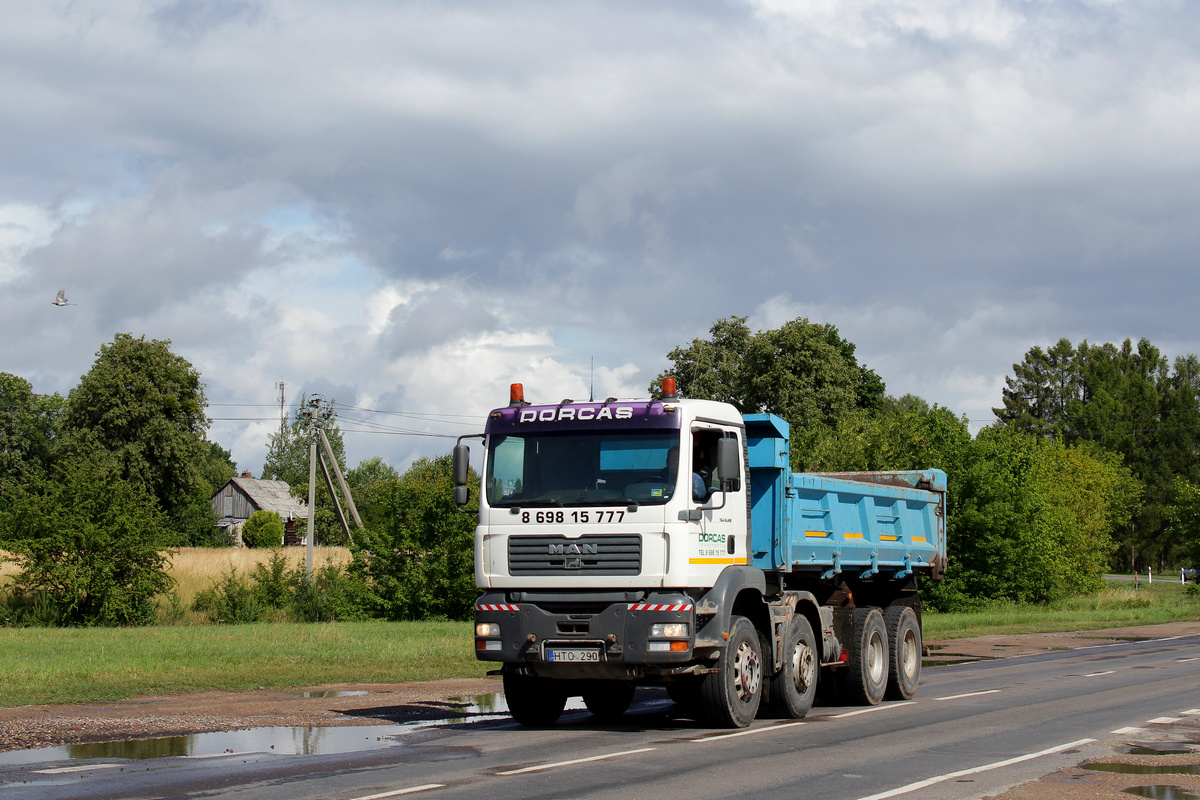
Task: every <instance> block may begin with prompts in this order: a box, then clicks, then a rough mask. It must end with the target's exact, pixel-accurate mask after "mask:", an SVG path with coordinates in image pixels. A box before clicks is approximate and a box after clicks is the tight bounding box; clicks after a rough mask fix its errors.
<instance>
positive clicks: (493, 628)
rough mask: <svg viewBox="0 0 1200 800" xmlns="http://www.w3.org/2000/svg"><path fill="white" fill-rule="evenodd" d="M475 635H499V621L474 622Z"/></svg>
mask: <svg viewBox="0 0 1200 800" xmlns="http://www.w3.org/2000/svg"><path fill="white" fill-rule="evenodd" d="M475 635H476V636H499V635H500V623H499V622H476V623H475Z"/></svg>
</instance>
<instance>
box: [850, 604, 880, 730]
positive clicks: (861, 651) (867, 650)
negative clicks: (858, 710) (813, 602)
mask: <svg viewBox="0 0 1200 800" xmlns="http://www.w3.org/2000/svg"><path fill="white" fill-rule="evenodd" d="M887 665H888V636H887V628H886V627H884V624H883V614H880V613H879V609H878V608H856V609H854V638H853V640H851V642H850V663H849V664H847V665H846V677H845V681H846V685H845V689H846V695H847V698H848V699H849V700H850V701H851V702H854V703H857V704H859V705H865V706H874V705H879V701H880V700H882V699H883V692H884V690H885V689H886V688H887V678H888V667H887Z"/></svg>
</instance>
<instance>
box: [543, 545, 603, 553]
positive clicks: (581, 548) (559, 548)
mask: <svg viewBox="0 0 1200 800" xmlns="http://www.w3.org/2000/svg"><path fill="white" fill-rule="evenodd" d="M599 552H600V545H598V544H588V543H587V542H584V543H583V544H578V543H576V542H572V543H571V544H552V545H550V555H552V556H565V555H577V556H594V555H596V554H597V553H599Z"/></svg>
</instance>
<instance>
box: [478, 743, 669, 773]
mask: <svg viewBox="0 0 1200 800" xmlns="http://www.w3.org/2000/svg"><path fill="white" fill-rule="evenodd" d="M654 749H656V748H653V747H643V748H641V749H640V750H625V751H624V752H621V753H609V754H607V755H603V756H591V757H590V758H575V759H572V760H570V761H557V762H555V763H553V764H542V765H541V766H538V767H524V768H522V769H510V770H507V771H506V772H497V773H496V774H497V775H521V774H522V773H525V772H540V771H541V770H544V769H555V768H556V767H569V766H571V765H572V764H586V763H587V762H589V761H603V760H604V759H606V758H620V757H621V756H632V755H637V754H638V753H649V752H650V751H651V750H654Z"/></svg>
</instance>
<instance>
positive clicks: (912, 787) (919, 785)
mask: <svg viewBox="0 0 1200 800" xmlns="http://www.w3.org/2000/svg"><path fill="white" fill-rule="evenodd" d="M1094 741H1096V740H1095V739H1079V740H1077V741H1074V742H1067V743H1066V744H1060V745H1058V746H1057V747H1047V748H1046V749H1045V750H1039V751H1037V752H1036V753H1029V754H1027V755H1023V756H1017V757H1016V758H1008V759H1005V760H1004V761H996V762H993V763H991V764H984V765H983V766H982V767H972V768H971V769H962V770H959V771H958V772H948V773H946V774H945V775H938V776H936V777H933V778H926V779H925V780H923V781H917V782H916V783H910V784H908V785H907V786H901V787H899V788H896V789H889V790H888V791H886V792H880V793H879V794H873V795H869V796H867V797H862V798H859V800H884V798H885V797H896V796H898V795H902V794H908V793H909V792H915V791H916V790H918V789H924V788H925V787H927V786H933V785H934V784H935V783H942V782H943V781H949V780H953V779H955V778H961V777H963V776H964V775H977V774H978V773H980V772H987V771H988V770H993V769H1000V768H1001V767H1008V766H1011V765H1013V764H1020V763H1021V762H1022V761H1032V760H1033V759H1035V758H1041V757H1042V756H1049V755H1053V754H1054V753H1061V752H1062V751H1063V750H1070V749H1072V748H1075V747H1081V746H1083V745H1085V744H1091V743H1092V742H1094Z"/></svg>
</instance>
